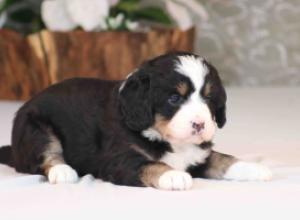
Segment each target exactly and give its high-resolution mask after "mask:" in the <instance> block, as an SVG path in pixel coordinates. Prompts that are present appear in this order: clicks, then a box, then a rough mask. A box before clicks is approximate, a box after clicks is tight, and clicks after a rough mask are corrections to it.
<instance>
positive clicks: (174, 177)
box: [158, 170, 193, 190]
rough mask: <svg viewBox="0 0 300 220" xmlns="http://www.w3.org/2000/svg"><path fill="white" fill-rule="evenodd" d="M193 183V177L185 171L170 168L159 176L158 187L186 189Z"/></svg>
mask: <svg viewBox="0 0 300 220" xmlns="http://www.w3.org/2000/svg"><path fill="white" fill-rule="evenodd" d="M192 185H193V179H192V177H191V175H190V174H189V173H187V172H183V171H177V170H171V171H167V172H165V173H164V174H163V175H161V176H160V177H159V180H158V187H159V188H160V189H164V190H187V189H189V188H191V187H192Z"/></svg>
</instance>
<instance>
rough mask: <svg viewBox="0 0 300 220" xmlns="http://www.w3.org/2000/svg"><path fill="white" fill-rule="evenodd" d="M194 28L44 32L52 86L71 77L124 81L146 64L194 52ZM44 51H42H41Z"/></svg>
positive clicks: (43, 36) (43, 43) (42, 33)
mask: <svg viewBox="0 0 300 220" xmlns="http://www.w3.org/2000/svg"><path fill="white" fill-rule="evenodd" d="M194 32H195V30H194V28H192V29H190V30H188V31H185V32H183V31H180V30H178V29H156V30H152V31H149V32H147V33H135V32H116V31H110V32H98V33H96V32H84V31H72V32H68V33H59V32H48V31H43V32H41V39H42V45H43V47H44V49H45V59H47V62H46V63H47V64H48V71H49V75H50V79H51V83H55V82H57V81H61V80H63V79H66V78H71V77H75V76H77V77H97V78H101V79H108V80H119V79H124V78H125V77H126V76H127V75H128V73H130V72H131V71H132V70H134V69H135V68H136V67H137V66H138V65H140V64H141V63H142V62H143V61H144V60H146V59H149V58H151V57H155V56H158V55H160V54H163V53H166V52H169V51H175V50H183V51H192V50H193V43H194ZM38 50H40V49H38Z"/></svg>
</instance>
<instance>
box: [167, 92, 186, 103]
mask: <svg viewBox="0 0 300 220" xmlns="http://www.w3.org/2000/svg"><path fill="white" fill-rule="evenodd" d="M182 100H183V98H182V97H181V96H180V95H178V94H173V95H171V96H170V97H169V99H168V103H169V104H171V105H179V104H180V103H181V102H182Z"/></svg>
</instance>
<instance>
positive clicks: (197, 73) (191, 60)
mask: <svg viewBox="0 0 300 220" xmlns="http://www.w3.org/2000/svg"><path fill="white" fill-rule="evenodd" d="M178 58H179V63H178V64H177V66H176V70H177V71H178V72H179V73H181V74H183V75H185V76H187V77H189V78H190V79H191V81H192V82H193V84H194V86H195V90H197V91H198V92H199V91H200V89H201V88H202V86H203V84H204V79H205V76H206V74H207V73H208V69H207V67H206V66H205V65H204V63H203V59H202V58H200V57H195V56H179V57H178ZM198 94H199V93H198Z"/></svg>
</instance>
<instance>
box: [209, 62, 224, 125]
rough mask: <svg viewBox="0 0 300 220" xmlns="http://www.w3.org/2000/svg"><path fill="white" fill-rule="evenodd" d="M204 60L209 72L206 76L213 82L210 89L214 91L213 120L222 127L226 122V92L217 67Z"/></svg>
mask: <svg viewBox="0 0 300 220" xmlns="http://www.w3.org/2000/svg"><path fill="white" fill-rule="evenodd" d="M204 62H205V64H206V65H207V66H208V68H209V71H210V74H209V75H208V76H207V77H210V80H211V81H212V82H213V83H212V88H211V89H212V90H213V91H214V93H215V95H214V96H215V100H214V102H215V108H214V109H215V120H216V122H217V125H218V128H222V127H223V126H224V125H225V123H226V100H227V96H226V92H225V89H224V86H223V84H222V81H221V78H220V77H219V73H218V71H217V69H216V68H215V67H214V66H213V65H211V64H210V63H208V62H207V61H204Z"/></svg>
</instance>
